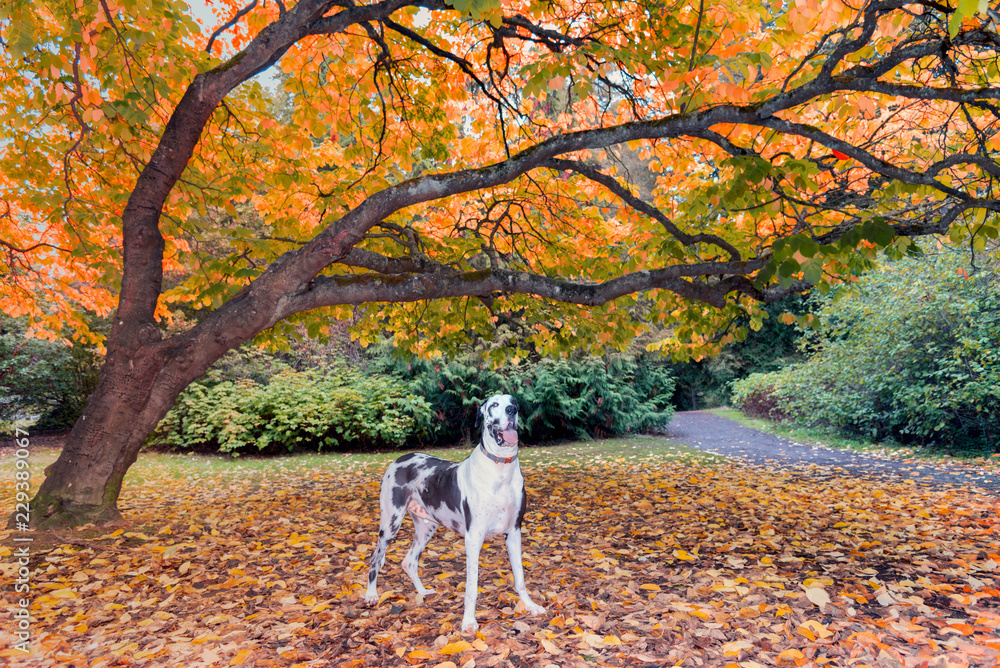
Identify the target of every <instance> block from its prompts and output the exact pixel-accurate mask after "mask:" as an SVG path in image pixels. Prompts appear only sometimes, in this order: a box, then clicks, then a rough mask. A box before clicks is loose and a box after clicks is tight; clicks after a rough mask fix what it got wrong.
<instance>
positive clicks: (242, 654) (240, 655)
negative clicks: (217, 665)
mask: <svg viewBox="0 0 1000 668" xmlns="http://www.w3.org/2000/svg"><path fill="white" fill-rule="evenodd" d="M249 656H250V650H248V649H241V650H240V651H239V652H237V653H236V656H234V657H233V658H232V659H230V660H229V665H230V666H242V665H243V663H244V662H245V661H246V660H247V657H249Z"/></svg>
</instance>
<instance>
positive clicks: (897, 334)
mask: <svg viewBox="0 0 1000 668" xmlns="http://www.w3.org/2000/svg"><path fill="white" fill-rule="evenodd" d="M997 279H998V276H997V256H996V254H995V252H994V253H993V254H976V255H973V256H972V257H969V256H968V255H967V254H965V253H956V252H955V251H954V250H944V249H943V250H932V251H929V252H928V253H927V255H926V256H925V257H921V258H906V259H903V260H899V261H896V262H886V263H883V264H882V266H879V267H878V268H877V269H875V270H872V271H870V272H867V273H866V274H865V275H864V276H862V277H861V279H860V280H859V281H858V282H857V283H854V284H851V285H842V286H838V287H837V288H836V289H835V290H834V291H833V292H831V293H830V294H829V295H827V296H819V295H816V296H815V297H814V298H813V301H814V302H815V308H816V311H817V312H818V314H819V316H820V320H821V322H822V327H820V328H816V329H812V330H808V331H806V332H804V333H803V336H802V338H801V339H800V341H799V346H800V347H801V348H802V350H803V352H804V353H806V354H804V355H803V359H801V360H800V361H798V362H797V363H795V364H791V365H789V366H786V367H785V368H783V369H781V370H778V371H773V372H771V373H760V374H753V375H752V376H750V377H749V378H748V379H746V380H742V381H740V382H738V383H736V384H735V385H734V395H735V396H736V397H737V399H738V400H739V401H738V403H740V404H741V407H742V408H743V410H744V411H746V412H748V413H751V414H752V413H755V412H756V413H759V414H762V415H761V416H762V417H778V416H781V417H788V418H792V419H794V420H795V421H796V422H800V423H808V424H815V425H819V426H823V427H827V428H832V429H836V430H838V431H840V432H843V433H845V434H847V435H848V436H850V437H858V436H860V437H862V438H871V439H874V440H878V441H884V440H890V439H891V440H895V441H898V442H903V443H918V444H921V445H928V446H934V447H938V448H947V449H948V450H962V449H967V450H979V451H981V452H997V451H1000V438H998V432H1000V417H998V416H1000V330H998V329H997V326H996V325H997V322H1000V282H998V280H997ZM755 409H756V410H755Z"/></svg>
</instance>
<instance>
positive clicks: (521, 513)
mask: <svg viewBox="0 0 1000 668" xmlns="http://www.w3.org/2000/svg"><path fill="white" fill-rule="evenodd" d="M527 508H528V490H526V489H524V488H523V487H522V488H521V507H520V508H519V509H518V511H517V522H515V523H514V526H515V527H517V528H518V529H520V528H521V521H522V520H523V519H524V511H525V510H526V509H527Z"/></svg>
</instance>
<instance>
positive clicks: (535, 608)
mask: <svg viewBox="0 0 1000 668" xmlns="http://www.w3.org/2000/svg"><path fill="white" fill-rule="evenodd" d="M524 609H525V610H527V611H528V613H529V614H532V615H544V614H545V608H543V607H542V606H540V605H538V604H537V603H526V604H525V605H524Z"/></svg>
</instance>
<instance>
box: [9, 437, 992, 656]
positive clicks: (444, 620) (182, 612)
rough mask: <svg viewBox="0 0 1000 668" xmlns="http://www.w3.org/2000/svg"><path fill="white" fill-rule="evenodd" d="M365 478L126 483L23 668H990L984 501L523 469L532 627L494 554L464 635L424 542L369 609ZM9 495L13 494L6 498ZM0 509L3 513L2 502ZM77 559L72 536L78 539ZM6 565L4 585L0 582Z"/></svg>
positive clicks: (748, 471)
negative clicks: (409, 567) (110, 526)
mask: <svg viewBox="0 0 1000 668" xmlns="http://www.w3.org/2000/svg"><path fill="white" fill-rule="evenodd" d="M383 467H384V463H382V462H363V463H358V464H355V465H351V466H345V467H344V468H338V469H337V470H335V471H333V470H322V471H317V470H313V471H312V472H307V471H305V470H303V469H301V468H296V467H287V468H286V467H282V466H276V467H274V469H273V470H270V471H267V472H261V471H254V472H253V474H252V475H247V476H246V477H241V476H239V475H233V474H232V473H225V474H213V473H211V472H201V473H200V474H199V475H198V477H197V479H193V478H187V477H184V476H178V475H176V474H164V475H163V476H162V477H157V476H156V475H155V474H150V473H148V472H147V473H146V474H145V475H144V476H143V477H142V478H141V479H140V480H139V481H138V482H132V483H129V482H126V486H125V490H124V492H123V494H122V502H121V509H122V511H123V514H124V515H125V517H126V518H127V520H128V521H129V522H130V523H131V524H130V527H129V528H126V529H119V530H116V531H113V532H107V533H101V532H99V531H98V532H97V533H96V534H95V533H90V534H88V536H89V537H88V538H87V539H86V540H83V539H78V538H77V536H76V534H75V532H73V531H69V530H67V531H64V532H62V533H61V534H60V535H59V538H60V539H62V542H59V541H57V544H55V545H54V546H50V547H46V548H44V549H36V550H34V551H33V552H32V563H31V566H32V568H33V569H34V570H33V573H32V576H31V582H32V585H33V587H34V590H33V600H32V604H31V612H32V615H33V620H32V634H33V635H32V648H33V651H32V653H31V654H30V655H27V656H25V655H23V654H22V653H20V652H18V651H16V650H14V649H13V648H12V645H13V640H14V638H13V636H12V634H11V633H10V631H11V630H12V628H13V626H12V619H11V614H12V611H13V609H14V594H13V588H12V587H4V590H3V595H4V598H5V604H4V606H3V609H2V610H0V657H3V659H4V661H9V662H10V663H11V664H12V665H14V664H23V665H36V666H88V667H90V668H101V667H103V666H127V665H142V666H178V665H184V666H303V667H304V666H379V665H386V666H411V665H412V666H437V667H438V668H458V667H460V666H461V667H462V668H474V667H475V666H486V667H489V666H515V667H521V666H549V665H555V666H662V665H682V666H739V667H743V668H757V667H758V666H779V667H780V666H907V667H910V666H913V667H920V666H927V667H935V668H936V667H938V666H940V667H942V668H945V667H949V668H950V667H964V666H992V665H997V664H1000V633H998V627H1000V581H998V580H1000V531H998V527H997V523H998V521H997V511H998V502H997V498H996V497H995V496H988V495H983V494H979V493H973V492H968V491H964V490H962V489H958V488H943V487H940V486H939V487H936V488H931V487H921V486H919V485H916V484H915V483H913V482H912V481H905V482H901V481H895V480H892V481H885V480H882V481H876V480H872V479H866V478H859V477H835V476H834V477H831V476H829V475H824V476H822V477H816V478H811V477H809V476H806V475H803V474H802V473H801V472H798V473H787V472H776V471H773V470H768V469H766V468H757V467H748V466H744V465H732V464H729V465H716V464H711V463H709V464H705V463H691V462H687V461H684V462H680V461H666V460H664V459H662V458H661V459H657V458H652V457H651V458H641V457H635V456H632V457H629V458H625V457H615V456H604V457H600V458H597V457H594V458H591V459H590V460H588V461H585V462H583V463H582V465H581V462H580V461H576V460H573V461H565V462H562V463H550V464H540V465H537V466H525V467H524V473H525V478H526V481H527V488H528V494H529V507H528V513H527V515H526V517H525V540H524V544H525V550H524V552H525V555H524V560H525V568H526V577H527V581H528V586H529V589H530V590H531V592H532V596H533V598H535V599H536V600H537V601H539V602H540V603H541V604H542V605H544V606H545V607H546V610H547V612H546V614H545V615H540V616H537V617H531V616H527V615H526V614H525V612H524V610H523V607H522V606H521V605H520V603H519V601H518V599H517V596H516V594H515V593H514V591H513V583H512V577H511V574H510V570H509V565H508V563H507V556H506V552H505V550H504V547H503V541H502V540H500V539H492V540H490V541H488V542H487V544H486V546H485V547H484V550H483V556H482V562H481V564H482V565H481V569H480V582H479V586H480V589H481V594H480V597H479V604H478V615H477V616H478V618H479V622H480V625H481V629H480V632H479V633H478V634H475V635H471V634H464V635H463V634H462V633H461V632H460V625H461V608H462V597H463V592H464V582H465V551H464V545H463V542H462V539H461V537H460V536H458V535H457V534H454V533H451V532H446V531H444V530H439V532H438V534H437V535H435V537H434V538H433V539H432V540H431V543H430V544H429V546H428V547H427V549H426V551H425V552H424V556H423V558H422V560H421V576H422V578H423V580H424V582H425V583H427V584H428V586H430V587H432V588H434V589H436V590H437V594H435V595H432V596H428V597H427V598H426V600H424V599H422V598H421V597H418V596H416V594H415V592H414V590H413V587H412V585H411V583H410V582H409V580H408V579H407V578H406V576H405V574H404V573H403V571H402V568H401V567H400V562H401V561H402V557H403V555H404V554H405V552H406V550H407V548H408V546H409V539H410V537H411V536H412V525H411V524H410V523H409V522H406V523H405V524H404V528H403V529H402V530H401V532H400V535H399V537H398V538H397V540H396V541H395V542H394V543H393V545H392V547H391V548H390V551H389V554H388V557H387V563H386V565H385V567H383V570H382V575H381V578H380V592H381V600H380V603H379V605H378V606H376V607H374V608H368V607H366V606H365V605H364V600H363V597H364V587H365V584H366V575H367V558H368V556H369V555H370V553H371V551H372V548H373V545H374V539H375V536H376V533H377V531H378V512H377V499H378V485H379V479H380V474H381V470H382V468H383ZM4 486H7V483H6V482H5V483H4ZM10 496H12V495H10V494H8V495H6V497H7V498H9V497H10ZM80 533H81V535H82V533H83V532H80ZM0 535H3V536H4V538H5V539H4V543H3V545H0V555H2V559H0V568H2V569H3V571H2V572H3V579H4V581H5V582H10V581H13V573H14V572H15V571H16V565H15V564H16V561H15V560H14V559H13V557H12V556H11V554H12V553H11V549H12V547H11V546H12V543H11V542H10V540H9V537H10V533H9V532H7V533H6V534H0Z"/></svg>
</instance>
